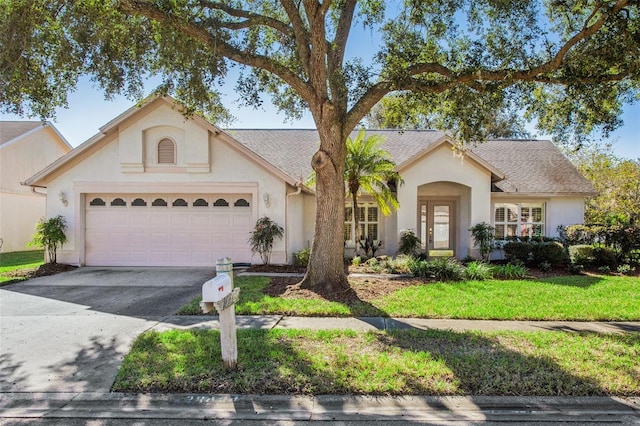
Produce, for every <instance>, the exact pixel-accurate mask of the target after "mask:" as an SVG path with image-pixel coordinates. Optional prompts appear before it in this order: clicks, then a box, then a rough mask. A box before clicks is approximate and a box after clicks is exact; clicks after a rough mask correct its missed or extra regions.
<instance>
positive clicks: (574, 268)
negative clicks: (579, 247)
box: [569, 263, 584, 275]
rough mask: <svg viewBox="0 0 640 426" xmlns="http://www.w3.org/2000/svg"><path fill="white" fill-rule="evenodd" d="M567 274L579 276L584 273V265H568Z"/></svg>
mask: <svg viewBox="0 0 640 426" xmlns="http://www.w3.org/2000/svg"><path fill="white" fill-rule="evenodd" d="M569 272H571V273H572V274H574V275H580V274H581V273H583V272H584V265H581V264H579V263H572V264H570V265H569Z"/></svg>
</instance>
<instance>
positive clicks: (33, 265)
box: [0, 250, 44, 283]
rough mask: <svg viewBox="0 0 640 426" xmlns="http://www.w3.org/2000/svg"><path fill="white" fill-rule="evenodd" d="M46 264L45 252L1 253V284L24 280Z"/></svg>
mask: <svg viewBox="0 0 640 426" xmlns="http://www.w3.org/2000/svg"><path fill="white" fill-rule="evenodd" d="M43 263H44V251H43V250H31V251H13V252H8V253H0V283H2V282H6V281H14V280H19V279H24V278H23V276H24V275H26V273H27V272H30V271H34V270H36V269H37V268H38V267H39V266H40V265H42V264H43Z"/></svg>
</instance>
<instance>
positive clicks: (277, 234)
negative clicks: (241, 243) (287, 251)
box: [249, 216, 284, 265]
mask: <svg viewBox="0 0 640 426" xmlns="http://www.w3.org/2000/svg"><path fill="white" fill-rule="evenodd" d="M283 235H284V229H283V228H282V226H280V225H278V224H277V223H275V222H274V221H272V220H271V219H269V218H268V217H266V216H265V217H261V218H260V219H258V221H257V222H256V226H255V228H253V231H251V237H250V238H249V244H251V252H252V253H254V254H255V253H260V258H261V259H262V263H264V264H265V265H268V264H269V261H270V260H271V249H273V241H274V240H275V239H276V238H282V236H283Z"/></svg>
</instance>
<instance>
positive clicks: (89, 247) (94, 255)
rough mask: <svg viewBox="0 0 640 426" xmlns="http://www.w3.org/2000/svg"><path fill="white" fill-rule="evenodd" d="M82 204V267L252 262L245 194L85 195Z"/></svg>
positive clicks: (250, 221) (248, 199)
mask: <svg viewBox="0 0 640 426" xmlns="http://www.w3.org/2000/svg"><path fill="white" fill-rule="evenodd" d="M85 200H86V221H85V264H86V265H89V266H214V265H215V263H216V259H218V258H221V257H230V258H231V259H232V260H233V262H251V250H250V248H249V245H248V243H247V240H248V239H249V233H250V231H251V229H252V227H253V223H254V218H253V215H252V209H251V203H252V200H251V195H250V194H233V195H230V194H221V195H216V194H201V195H194V194H188V195H180V194H88V195H86V197H85Z"/></svg>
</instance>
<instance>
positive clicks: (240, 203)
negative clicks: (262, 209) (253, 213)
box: [233, 198, 249, 207]
mask: <svg viewBox="0 0 640 426" xmlns="http://www.w3.org/2000/svg"><path fill="white" fill-rule="evenodd" d="M233 206H234V207H249V202H248V201H247V200H245V199H244V198H240V199H239V200H237V201H236V202H235V203H233Z"/></svg>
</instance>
